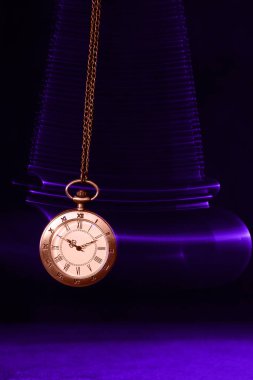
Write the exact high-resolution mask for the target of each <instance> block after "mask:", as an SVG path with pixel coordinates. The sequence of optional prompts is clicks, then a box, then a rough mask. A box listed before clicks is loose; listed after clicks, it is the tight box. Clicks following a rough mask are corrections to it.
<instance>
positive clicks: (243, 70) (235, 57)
mask: <svg viewBox="0 0 253 380" xmlns="http://www.w3.org/2000/svg"><path fill="white" fill-rule="evenodd" d="M185 5H186V14H187V18H188V26H189V35H190V45H191V51H192V61H193V68H194V75H195V82H196V89H197V97H198V104H199V112H200V120H201V126H202V132H203V142H204V152H205V160H206V173H207V175H208V176H209V177H212V178H216V179H218V181H220V183H221V192H220V194H219V195H218V197H217V198H216V200H215V202H216V204H217V205H222V207H224V208H226V209H229V210H232V211H234V212H235V213H236V214H237V215H239V216H240V217H241V218H242V220H243V221H244V222H245V223H246V225H247V226H248V228H249V229H250V231H251V232H252V222H253V200H252V196H251V194H252V190H253V181H252V176H251V170H250V169H251V163H252V162H253V151H252V138H253V132H252V124H253V113H252V99H253V91H252V84H253V72H252V64H253V49H252V46H253V23H252V20H251V18H252V6H251V2H249V1H245V2H241V1H239V0H237V1H227V0H226V1H222V0H221V1H213V0H212V1H209V0H206V1H200V0H198V1H194V0H187V1H185ZM133 6H134V5H133ZM1 8H2V9H1V26H2V28H3V31H2V33H1V35H2V49H1V65H2V68H1V74H2V79H1V84H2V102H1V105H2V111H1V122H2V126H1V188H0V192H1V196H2V199H3V202H2V205H1V208H2V210H3V212H4V214H3V215H6V212H7V213H9V214H10V213H11V214H13V215H15V210H16V209H17V208H18V209H19V210H20V209H24V210H25V209H26V207H27V206H26V205H25V194H24V193H22V191H20V190H19V189H17V188H15V187H13V186H12V185H11V181H12V180H13V179H14V178H19V177H22V176H23V175H24V173H25V170H26V165H27V163H28V158H29V150H30V145H31V138H32V133H33V128H34V121H35V117H36V112H37V111H38V105H39V98H40V93H41V89H42V83H43V73H44V70H45V65H46V59H47V52H48V44H49V38H50V33H51V28H52V22H53V9H54V1H53V0H51V1H48V0H43V1H42V0H37V1H36V2H35V1H26V2H25V3H24V2H20V1H17V0H16V1H12V2H7V1H2V4H1ZM2 222H3V221H2ZM252 274H253V273H252V265H249V267H248V269H247V270H246V272H245V273H244V275H243V276H242V277H241V278H240V279H239V280H237V281H235V282H234V283H232V284H229V285H227V286H224V287H222V288H218V289H209V290H207V289H205V290H194V291H193V290H192V291H184V292H182V291H180V292H179V291H178V292H175V291H174V292H171V294H169V302H167V305H166V310H169V311H170V314H169V318H171V319H173V318H175V319H178V318H179V316H180V315H182V310H187V313H184V317H185V318H188V319H190V318H195V319H196V318H199V319H201V318H205V319H208V318H213V319H229V318H230V319H246V320H251V319H252V318H253V314H252V312H253V281H252V280H251V277H252ZM35 290H36V289H35ZM166 293H168V292H166ZM13 294H15V292H14V290H13V289H12V290H10V293H9V294H8V291H7V294H6V297H5V298H4V303H5V305H6V306H7V309H8V311H7V312H6V313H5V314H4V316H3V317H2V318H3V319H4V320H7V321H10V320H16V319H18V320H19V319H20V320H27V319H29V312H28V311H27V310H26V311H24V310H23V311H22V312H19V313H16V314H15V315H14V313H13V310H14V309H15V305H16V302H17V303H18V302H20V303H21V301H22V300H21V301H18V300H17V299H15V300H14V305H12V302H13V300H10V298H12V296H13ZM65 294H66V297H67V298H68V297H69V296H70V292H68V291H66V293H65ZM71 294H72V293H71ZM77 294H78V295H77V296H75V297H80V292H78V293H77ZM163 296H164V294H163V293H162V294H160V295H157V294H156V295H155V296H154V298H153V300H152V301H150V302H153V303H154V304H156V305H157V304H159V302H160V301H161V300H162V299H163ZM24 297H25V296H24ZM135 301H136V303H135V305H136V304H137V303H139V299H138V297H136V300H135ZM28 304H29V302H28V301H27V305H28ZM126 304H127V305H128V306H127V307H128V310H129V308H130V309H131V307H132V310H130V311H128V317H129V318H130V317H132V318H138V316H140V318H141V315H143V314H145V310H146V308H147V306H145V305H144V306H143V307H142V308H141V307H140V308H137V309H136V307H133V306H132V305H133V304H134V303H133V299H132V298H131V296H129V298H128V299H127V300H126ZM11 305H12V306H11ZM124 310H125V309H124V308H120V311H119V312H118V314H116V317H117V316H118V317H119V316H120V317H122V318H123V317H124V315H123V314H124ZM210 311H211V312H210ZM111 314H112V313H111V311H110V310H108V309H107V310H106V309H105V308H104V309H103V310H102V311H101V315H102V317H103V318H105V317H106V318H111ZM161 315H162V313H161V314H160V317H161ZM197 316H198V317H197ZM164 318H168V314H166V316H165V317H164ZM182 318H183V317H182Z"/></svg>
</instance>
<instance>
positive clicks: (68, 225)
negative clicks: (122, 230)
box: [40, 180, 116, 287]
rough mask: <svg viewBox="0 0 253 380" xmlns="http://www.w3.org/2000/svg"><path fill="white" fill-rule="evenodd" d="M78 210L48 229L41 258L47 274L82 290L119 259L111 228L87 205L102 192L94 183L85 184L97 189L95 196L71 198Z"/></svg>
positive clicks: (82, 194)
mask: <svg viewBox="0 0 253 380" xmlns="http://www.w3.org/2000/svg"><path fill="white" fill-rule="evenodd" d="M78 182H80V180H76V181H73V182H71V183H70V184H69V185H68V186H67V187H66V193H67V195H68V197H69V198H71V199H72V200H73V201H74V202H75V203H76V204H77V208H76V209H71V210H66V211H64V212H62V213H60V214H59V215H57V216H56V217H55V218H54V219H52V220H51V221H50V223H49V224H48V225H47V227H46V228H45V230H44V232H43V234H42V237H41V241H40V257H41V260H42V263H43V265H44V267H45V269H46V270H47V272H48V273H49V274H50V275H51V276H52V277H53V278H54V279H55V280H57V281H59V282H61V283H62V284H65V285H69V286H74V287H83V286H89V285H92V284H95V283H96V282H98V281H100V280H102V279H103V278H104V277H105V276H106V275H107V273H108V272H109V271H110V269H111V267H112V266H113V264H114V262H115V259H116V239H115V235H114V232H113V230H112V228H111V227H110V225H109V224H108V223H107V222H106V221H105V220H104V219H103V218H101V216H99V215H97V214H95V213H93V212H91V211H88V210H86V209H85V207H84V205H85V203H86V202H88V201H91V200H94V199H95V198H96V197H97V195H98V193H99V189H98V187H97V186H96V185H95V184H94V182H92V181H88V180H86V181H85V182H86V183H88V184H90V185H92V186H94V187H95V188H96V190H97V191H96V194H95V196H94V197H92V198H89V197H88V196H87V194H86V193H85V192H84V191H78V192H77V194H76V196H75V197H72V196H71V195H70V193H69V191H68V189H69V187H70V186H71V185H73V184H75V183H78Z"/></svg>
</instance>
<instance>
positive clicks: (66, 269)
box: [64, 263, 70, 272]
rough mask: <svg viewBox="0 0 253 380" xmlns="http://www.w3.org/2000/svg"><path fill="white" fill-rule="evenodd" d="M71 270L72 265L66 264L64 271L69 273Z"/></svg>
mask: <svg viewBox="0 0 253 380" xmlns="http://www.w3.org/2000/svg"><path fill="white" fill-rule="evenodd" d="M69 268H70V264H69V263H66V264H65V265H64V270H65V272H67V271H68V270H69Z"/></svg>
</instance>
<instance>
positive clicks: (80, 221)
mask: <svg viewBox="0 0 253 380" xmlns="http://www.w3.org/2000/svg"><path fill="white" fill-rule="evenodd" d="M77 228H79V229H80V230H81V229H82V228H83V222H82V220H78V222H77Z"/></svg>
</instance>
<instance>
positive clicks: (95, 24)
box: [80, 0, 101, 182]
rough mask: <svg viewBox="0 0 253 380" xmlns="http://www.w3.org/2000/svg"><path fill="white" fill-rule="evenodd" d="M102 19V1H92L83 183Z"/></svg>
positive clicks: (86, 170)
mask: <svg viewBox="0 0 253 380" xmlns="http://www.w3.org/2000/svg"><path fill="white" fill-rule="evenodd" d="M100 18H101V0H92V9H91V25H90V42H89V51H88V64H87V77H86V88H85V106H84V117H83V139H82V155H81V176H80V180H81V182H85V181H86V180H87V179H88V170H89V156H90V145H91V136H92V127H93V116H94V98H95V85H96V75H97V60H98V45H99V32H100Z"/></svg>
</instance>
